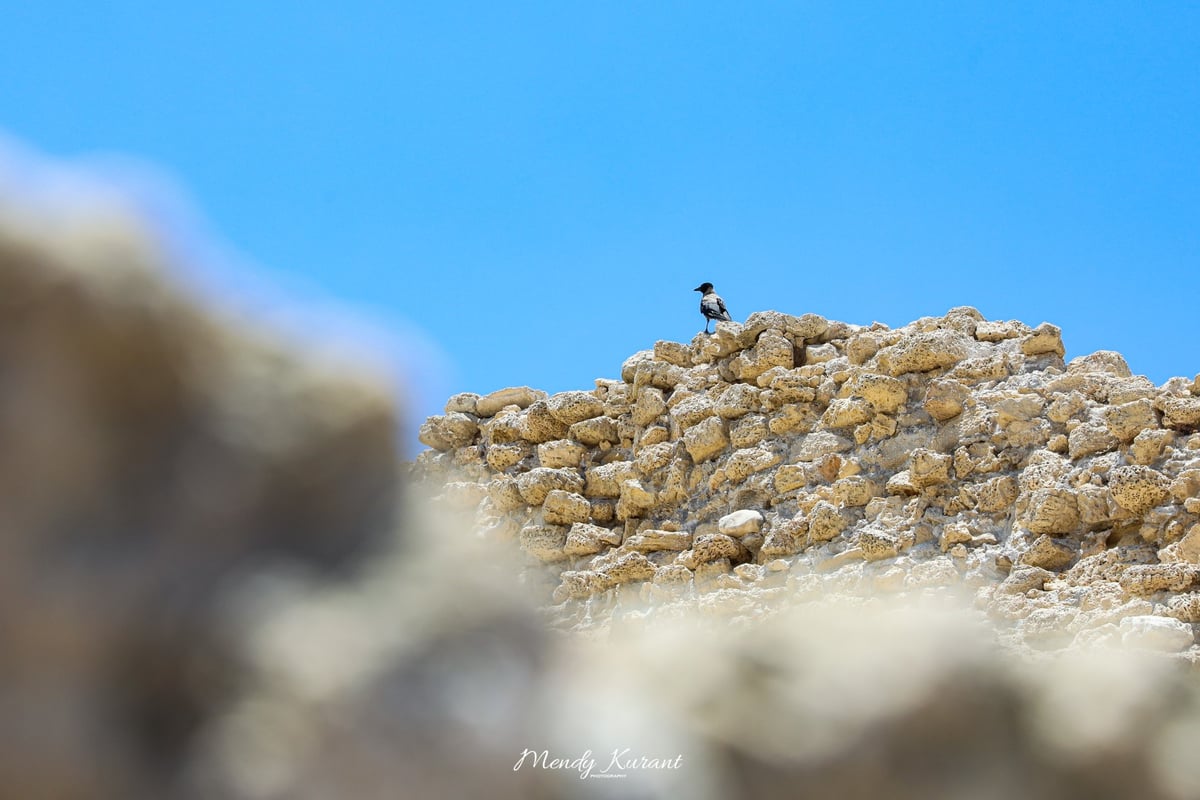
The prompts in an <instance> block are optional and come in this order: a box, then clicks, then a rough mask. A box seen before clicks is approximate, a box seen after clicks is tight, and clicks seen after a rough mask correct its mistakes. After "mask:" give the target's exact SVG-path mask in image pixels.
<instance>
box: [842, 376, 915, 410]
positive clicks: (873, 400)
mask: <svg viewBox="0 0 1200 800" xmlns="http://www.w3.org/2000/svg"><path fill="white" fill-rule="evenodd" d="M850 392H851V395H852V396H853V397H859V398H862V399H863V400H865V401H867V403H869V404H870V405H871V408H873V409H874V410H875V411H876V412H878V413H880V414H894V413H896V412H897V411H899V410H900V409H901V408H902V407H903V406H904V403H905V402H906V401H907V400H908V386H907V385H906V384H905V383H904V381H901V380H899V379H897V378H892V377H889V376H887V375H877V374H875V373H871V372H863V373H859V374H858V375H857V376H856V377H855V378H854V380H852V381H851V382H850Z"/></svg>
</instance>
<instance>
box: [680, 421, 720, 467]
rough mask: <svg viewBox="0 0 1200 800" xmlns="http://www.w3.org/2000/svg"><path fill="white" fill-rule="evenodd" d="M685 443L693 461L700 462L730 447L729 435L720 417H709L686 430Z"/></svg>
mask: <svg viewBox="0 0 1200 800" xmlns="http://www.w3.org/2000/svg"><path fill="white" fill-rule="evenodd" d="M683 444H684V447H686V448H687V451H688V455H690V456H691V457H692V461H694V462H696V463H697V464H699V463H701V462H703V461H707V460H709V459H710V458H714V457H715V456H717V455H719V454H720V453H722V452H724V451H725V450H726V448H728V447H729V437H728V436H727V435H726V433H725V425H724V423H723V422H722V421H721V419H720V417H708V418H706V419H705V420H704V421H703V422H700V423H697V424H696V425H693V426H692V427H690V428H688V429H687V430H686V431H685V432H684V434H683Z"/></svg>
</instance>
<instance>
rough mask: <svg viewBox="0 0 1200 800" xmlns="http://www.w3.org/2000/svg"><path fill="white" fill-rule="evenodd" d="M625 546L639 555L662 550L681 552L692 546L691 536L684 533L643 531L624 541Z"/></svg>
mask: <svg viewBox="0 0 1200 800" xmlns="http://www.w3.org/2000/svg"><path fill="white" fill-rule="evenodd" d="M625 546H626V547H628V548H629V549H630V550H636V551H638V552H639V553H654V552H659V551H662V550H671V551H683V550H687V549H688V548H689V547H691V546H692V535H691V534H690V533H687V532H685V531H660V530H655V529H650V530H645V531H642V532H641V533H637V534H634V535H633V536H630V537H629V538H628V539H626V540H625Z"/></svg>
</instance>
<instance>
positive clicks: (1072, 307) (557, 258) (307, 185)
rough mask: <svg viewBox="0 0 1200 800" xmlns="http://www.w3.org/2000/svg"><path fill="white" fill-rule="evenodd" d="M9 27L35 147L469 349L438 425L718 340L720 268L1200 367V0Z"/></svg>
mask: <svg viewBox="0 0 1200 800" xmlns="http://www.w3.org/2000/svg"><path fill="white" fill-rule="evenodd" d="M0 19H2V20H3V24H0V76H3V77H2V78H0V126H2V127H3V129H4V130H5V131H6V132H7V134H8V135H9V136H11V137H14V138H15V139H17V140H18V141H20V142H23V143H24V144H25V145H27V146H28V147H30V148H33V149H35V150H37V151H40V152H42V153H45V154H48V155H49V156H51V157H53V158H61V159H67V160H80V159H83V160H87V159H94V158H96V157H98V156H105V157H108V156H111V155H114V154H116V155H123V156H130V157H133V158H136V159H140V160H143V161H145V162H148V163H150V164H153V165H157V167H158V168H160V169H162V170H163V171H165V172H166V173H167V174H169V175H170V176H172V178H173V180H175V181H177V182H178V183H179V185H181V186H183V187H185V190H186V192H187V194H188V195H189V196H190V198H191V202H192V203H194V205H195V207H196V208H197V209H199V213H200V214H201V215H202V217H203V218H204V220H205V221H206V226H207V228H208V229H211V230H213V231H217V232H218V233H219V236H220V238H221V240H222V241H223V242H224V243H226V244H227V245H228V246H229V247H230V248H233V249H235V250H236V251H238V252H240V253H241V254H243V255H244V256H245V257H246V260H245V263H247V264H248V263H253V264H255V265H257V266H255V267H247V266H244V264H243V265H242V266H239V267H237V269H255V270H260V271H261V272H262V273H263V274H265V275H267V276H268V277H269V279H271V280H274V279H279V280H280V282H282V283H290V282H297V283H299V284H302V285H305V286H308V287H314V288H315V290H316V291H319V292H320V293H323V294H325V295H327V296H328V297H330V298H333V299H335V300H336V301H337V302H339V303H341V304H343V305H344V306H346V307H348V308H350V309H353V310H354V311H355V313H362V314H363V315H365V316H368V317H370V318H372V319H374V320H375V321H376V322H377V323H378V324H380V325H381V326H383V327H384V328H391V329H394V330H396V331H400V332H401V333H400V334H399V335H400V336H401V338H403V337H404V336H411V335H413V334H412V331H422V332H424V335H425V336H427V337H428V339H430V340H432V341H433V342H436V343H437V346H438V348H439V349H440V351H441V353H442V355H443V359H442V364H441V366H440V367H438V366H437V365H430V366H418V367H417V368H416V373H417V374H416V375H415V376H414V377H413V379H412V380H413V381H414V382H415V383H417V384H419V388H420V389H421V390H422V391H423V392H424V394H423V395H422V391H418V392H417V397H416V399H415V400H414V405H416V406H417V408H416V409H414V413H413V416H420V415H423V414H426V413H432V412H434V411H437V410H438V408H439V407H440V403H441V401H442V400H443V399H444V396H445V395H447V394H449V393H451V392H456V391H465V390H471V391H479V392H488V391H491V390H493V389H497V388H500V387H502V386H505V385H511V384H530V385H533V386H536V387H540V388H543V389H547V390H549V391H559V390H563V389H569V388H587V387H590V386H591V385H592V380H593V378H596V377H603V376H615V375H616V374H617V373H618V371H619V366H620V363H621V361H622V360H623V359H624V358H625V357H626V356H628V355H629V354H631V353H633V352H634V351H636V350H639V349H642V348H647V347H650V346H651V345H652V344H653V342H654V341H655V340H656V339H676V340H683V341H686V340H688V339H690V337H691V336H692V335H693V334H695V333H696V332H697V331H698V330H700V328H701V325H702V322H703V321H702V320H701V318H700V316H699V315H698V313H697V311H696V302H697V295H696V294H695V293H693V292H692V291H691V289H692V287H694V286H696V285H697V284H698V283H700V282H701V281H704V280H709V281H712V282H714V283H715V284H716V285H717V288H718V290H719V291H720V292H721V293H722V294H723V295H724V296H725V298H726V301H727V303H728V305H729V307H730V310H731V311H732V312H733V314H734V316H735V318H739V319H741V318H744V317H745V316H746V315H748V314H749V313H750V312H752V311H754V310H758V309H766V308H774V309H778V310H781V311H787V312H791V313H803V312H809V311H811V312H816V313H820V314H823V315H825V316H828V317H830V318H835V319H842V320H847V321H850V322H856V323H870V322H871V321H873V320H880V321H882V322H886V323H888V324H891V325H901V324H904V323H907V322H909V321H911V320H913V319H916V318H917V317H920V316H924V315H933V314H941V313H944V312H945V311H946V310H947V309H949V308H950V307H952V306H956V305H973V306H976V307H977V308H979V309H980V310H981V311H982V312H983V313H984V314H985V315H986V316H988V317H989V318H1000V319H1020V320H1023V321H1025V322H1027V323H1030V324H1037V323H1039V322H1041V321H1043V320H1049V321H1051V322H1054V323H1056V324H1059V325H1061V326H1062V327H1063V329H1064V339H1065V342H1066V345H1067V348H1068V356H1074V355H1081V354H1085V353H1088V352H1091V351H1093V350H1096V349H1114V350H1119V351H1120V352H1122V353H1124V354H1125V356H1126V357H1127V358H1128V360H1129V362H1130V364H1131V366H1132V367H1133V370H1134V371H1135V372H1137V373H1143V374H1146V375H1148V376H1150V377H1151V378H1152V379H1153V380H1155V381H1158V382H1161V381H1163V380H1165V379H1166V378H1167V377H1169V376H1171V375H1175V374H1182V375H1187V376H1191V375H1194V374H1195V373H1197V372H1200V347H1197V342H1198V340H1200V313H1197V296H1196V295H1197V292H1196V289H1197V287H1198V286H1200V279H1198V278H1197V271H1196V267H1197V261H1198V257H1200V5H1196V4H1193V3H1179V2H1162V3H1160V2H1142V3H1134V2H1128V3H1111V2H1032V3H1030V2H1020V3H1015V2H1014V3H990V4H989V3H971V2H946V3H932V2H922V3H907V4H903V3H894V2H878V3H852V2H821V3H805V2H778V3H762V2H759V3H755V2H747V3H711V2H698V1H697V0H690V1H689V2H651V3H574V2H566V3H563V2H546V3H505V2H486V3H420V4H417V3H382V2H370V3H367V2H355V1H353V0H343V2H339V3H328V2H321V3H317V2H288V3H253V2H237V3H232V2H224V1H223V0H209V2H204V3H163V2H111V3H103V4H101V3H95V2H60V1H58V0H41V1H40V2H36V3H35V2H21V3H17V2H11V1H10V0H2V1H0ZM239 263H240V262H239ZM226 271H227V272H228V271H229V270H228V269H227V270H226ZM271 276H274V277H273V278H272V277H271ZM236 282H237V281H236V280H232V281H231V283H230V286H231V287H232V286H233V285H234V284H236ZM229 291H230V292H235V291H237V290H236V289H233V288H231V289H230V290H229ZM416 360H417V361H419V362H421V363H425V362H426V361H428V359H420V358H418V359H416Z"/></svg>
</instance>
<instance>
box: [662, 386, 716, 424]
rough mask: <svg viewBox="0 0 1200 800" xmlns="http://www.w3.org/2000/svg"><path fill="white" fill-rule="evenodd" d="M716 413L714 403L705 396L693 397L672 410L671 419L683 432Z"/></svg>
mask: <svg viewBox="0 0 1200 800" xmlns="http://www.w3.org/2000/svg"><path fill="white" fill-rule="evenodd" d="M716 413H717V409H716V406H715V405H714V404H713V401H712V400H710V399H709V398H708V396H707V395H703V394H697V395H692V396H691V397H689V398H687V399H686V400H683V401H682V402H680V403H679V404H678V405H676V406H675V407H674V408H672V409H671V417H672V418H673V419H674V420H675V421H676V422H677V423H678V424H679V427H680V429H681V430H687V429H688V428H690V427H692V426H693V425H696V424H698V423H700V422H703V421H704V420H706V419H708V418H709V417H712V416H713V415H715V414H716Z"/></svg>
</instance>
